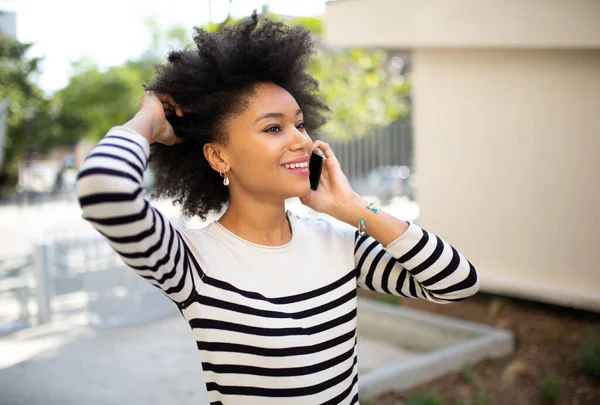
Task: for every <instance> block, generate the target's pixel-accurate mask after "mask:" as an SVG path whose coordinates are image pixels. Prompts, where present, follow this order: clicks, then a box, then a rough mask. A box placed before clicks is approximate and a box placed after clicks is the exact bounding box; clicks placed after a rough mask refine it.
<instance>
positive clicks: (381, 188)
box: [323, 119, 414, 200]
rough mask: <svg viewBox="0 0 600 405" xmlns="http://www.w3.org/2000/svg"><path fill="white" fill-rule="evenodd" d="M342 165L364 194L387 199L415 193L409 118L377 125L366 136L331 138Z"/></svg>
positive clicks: (354, 185) (353, 184)
mask: <svg viewBox="0 0 600 405" xmlns="http://www.w3.org/2000/svg"><path fill="white" fill-rule="evenodd" d="M323 140H324V141H326V142H328V143H329V145H330V146H331V148H332V149H333V151H334V152H335V154H336V156H337V158H338V160H339V161H340V164H341V166H342V169H343V171H344V173H345V174H346V176H347V177H348V179H349V180H350V183H351V184H352V186H353V187H354V189H355V190H356V191H357V192H359V193H360V194H370V195H376V196H378V197H380V198H382V199H383V200H386V199H389V198H392V197H394V196H401V195H407V196H412V188H411V184H412V182H411V178H412V176H413V175H414V173H413V167H414V161H413V136H412V125H411V122H410V120H409V119H403V120H399V121H396V122H394V123H392V124H391V125H389V126H387V127H383V128H377V129H375V130H374V131H373V132H372V133H371V134H369V135H368V136H366V137H362V138H357V139H350V140H328V139H327V138H324V139H323Z"/></svg>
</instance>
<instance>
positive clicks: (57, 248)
mask: <svg viewBox="0 0 600 405" xmlns="http://www.w3.org/2000/svg"><path fill="white" fill-rule="evenodd" d="M0 308H1V311H0V335H2V334H6V333H10V332H14V331H16V330H19V329H23V328H27V327H29V326H32V325H37V324H43V323H47V322H50V321H52V320H65V319H68V318H73V317H78V319H83V320H84V323H85V324H88V325H90V326H93V327H110V326H121V325H131V324H135V323H140V322H146V321H150V320H153V319H158V318H161V317H164V316H168V315H171V314H174V313H176V312H177V308H176V307H175V306H174V305H173V304H172V303H171V302H170V301H169V300H168V298H167V297H166V296H164V294H163V293H162V292H161V291H159V290H158V289H157V288H155V287H153V286H151V285H150V284H149V283H148V282H147V281H145V280H143V279H142V278H141V277H139V276H138V275H137V274H135V272H133V270H131V269H129V268H128V267H127V266H126V265H125V264H124V263H123V261H122V260H121V258H120V257H119V256H118V255H117V254H116V253H115V252H114V251H113V250H112V249H111V247H110V246H109V245H108V243H107V242H106V240H104V239H102V238H99V237H85V238H76V237H68V238H65V237H63V238H60V239H56V240H54V241H52V242H51V243H45V244H38V245H36V246H35V247H34V249H33V252H32V253H31V254H30V255H27V256H24V257H22V258H20V259H19V260H17V259H13V260H11V261H4V262H2V263H0Z"/></svg>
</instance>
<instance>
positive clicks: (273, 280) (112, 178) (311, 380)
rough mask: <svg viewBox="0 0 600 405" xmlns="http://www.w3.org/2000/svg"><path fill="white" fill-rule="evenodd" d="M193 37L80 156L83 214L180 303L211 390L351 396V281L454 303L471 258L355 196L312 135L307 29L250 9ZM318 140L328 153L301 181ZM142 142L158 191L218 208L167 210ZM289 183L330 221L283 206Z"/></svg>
mask: <svg viewBox="0 0 600 405" xmlns="http://www.w3.org/2000/svg"><path fill="white" fill-rule="evenodd" d="M195 42H196V44H197V49H194V50H181V51H174V52H172V53H171V54H170V55H169V58H168V62H167V63H166V65H164V66H163V67H161V68H159V70H158V72H157V77H156V79H155V81H154V82H153V83H152V85H150V86H149V87H148V90H149V91H147V92H146V94H145V95H144V96H143V99H142V102H141V104H140V109H139V112H138V113H137V114H136V115H135V117H133V119H131V120H130V121H129V122H127V123H125V124H124V125H122V126H119V127H115V128H113V129H111V130H110V131H109V132H108V134H107V135H106V136H105V137H104V139H102V140H101V141H100V143H99V144H98V145H97V146H96V148H95V149H94V150H93V151H92V153H91V154H90V156H89V157H88V158H87V160H86V161H85V163H84V165H83V167H82V168H81V171H80V174H79V178H78V183H77V192H78V198H79V202H80V204H81V207H82V209H83V217H84V218H85V219H86V220H88V221H89V222H91V223H92V224H93V225H94V226H95V228H96V229H97V230H98V231H99V232H100V233H102V235H104V236H105V237H106V238H107V240H108V241H109V243H110V244H111V245H112V247H113V248H114V249H115V250H116V251H117V252H118V253H119V254H120V255H121V257H122V258H123V260H124V261H125V262H126V263H127V265H128V266H130V267H131V268H132V269H134V270H135V271H137V273H138V274H139V275H140V276H142V277H143V278H145V279H147V280H148V281H149V282H150V283H152V284H153V285H155V286H156V287H158V288H160V289H161V290H163V291H164V292H165V293H166V295H167V296H168V297H169V298H170V299H171V300H172V301H173V302H174V303H175V304H176V305H177V306H178V308H179V309H180V311H181V313H182V314H183V316H184V318H185V319H186V320H187V321H188V322H189V324H190V326H191V328H192V331H193V335H194V338H195V339H196V342H197V346H198V350H199V352H200V358H201V361H202V366H203V370H204V377H205V380H206V387H207V391H208V395H209V400H210V401H211V403H213V404H254V403H256V404H355V403H358V385H357V378H358V377H357V355H356V338H357V336H356V310H357V300H356V289H357V287H361V288H367V289H370V290H374V291H378V292H381V293H387V294H395V295H399V296H403V297H410V298H419V299H425V300H429V301H433V302H437V303H441V304H442V303H451V302H455V301H460V300H463V299H465V298H467V297H469V296H471V295H473V294H475V293H476V292H477V290H478V286H479V282H478V277H477V272H476V270H475V269H474V267H473V266H472V265H471V264H470V263H469V262H468V261H467V260H466V259H465V257H463V256H462V255H461V254H460V253H459V252H457V251H456V250H455V249H454V248H453V247H452V246H450V245H449V244H447V243H446V242H445V241H443V240H442V239H440V238H439V237H437V236H435V235H433V234H431V233H429V232H427V231H425V230H424V229H421V228H420V227H418V226H417V225H416V224H414V223H412V222H406V221H402V220H400V219H397V218H394V217H392V216H390V215H388V214H386V213H385V212H384V211H382V210H380V209H377V208H376V207H374V206H373V205H370V204H369V202H368V201H365V200H363V199H362V198H361V197H360V196H359V195H357V194H356V193H355V192H354V191H353V190H352V188H351V187H350V185H349V183H348V181H347V179H346V177H345V176H344V174H343V173H342V170H341V168H340V164H339V162H338V161H337V159H336V157H335V155H334V153H333V151H332V150H331V149H330V147H329V146H328V145H327V144H326V143H324V142H320V141H313V140H312V139H311V137H310V136H309V133H311V132H313V131H315V130H316V129H317V128H318V127H319V126H320V125H322V124H323V123H324V122H325V119H324V115H325V113H326V112H327V107H326V106H325V105H324V103H323V101H322V100H321V98H320V97H319V95H318V85H317V82H316V81H315V80H314V79H313V78H312V77H311V76H309V75H308V74H307V73H306V72H305V67H306V64H307V62H308V58H309V56H310V54H311V52H312V50H313V48H314V45H313V41H312V39H311V36H310V34H309V32H307V31H306V30H304V29H302V28H299V27H288V26H286V25H284V24H282V23H280V22H275V21H270V20H266V19H264V20H263V19H261V20H260V21H259V19H258V17H257V16H256V14H254V15H253V16H252V17H251V18H248V19H246V20H244V21H242V22H240V23H239V24H237V25H235V26H233V27H231V28H229V29H227V30H225V31H222V32H219V33H207V32H204V31H202V30H198V31H197V32H196V36H195ZM150 145H151V146H150ZM315 149H320V150H321V151H322V152H324V154H325V156H326V160H325V162H324V167H323V173H322V176H321V180H320V184H319V187H318V189H317V190H316V191H312V190H311V189H310V185H309V178H308V174H309V173H308V168H307V164H308V160H309V156H310V155H311V153H312V152H313V150H315ZM150 151H152V159H153V164H154V169H155V171H156V175H157V190H158V191H157V195H158V196H167V197H171V198H174V199H175V200H177V201H178V202H179V203H181V204H182V207H183V211H184V213H185V214H186V215H187V216H198V217H200V218H206V215H207V214H208V213H210V212H221V210H222V209H223V208H226V210H225V213H224V214H223V215H222V216H221V217H220V219H219V220H218V221H216V222H213V223H211V224H209V225H208V226H207V227H206V228H204V229H201V230H185V231H183V230H179V229H176V228H175V227H174V226H173V225H172V224H170V223H169V221H168V220H167V219H166V218H165V217H164V216H163V215H162V214H161V213H160V212H158V211H157V210H156V209H155V208H154V207H153V206H152V204H151V203H150V202H149V201H148V200H147V199H146V198H145V197H144V195H143V188H142V178H143V173H144V170H145V169H146V167H147V162H148V158H149V156H150ZM291 197H300V198H301V201H302V202H303V203H304V204H305V205H307V206H309V207H310V208H312V209H314V210H316V211H318V212H321V213H325V214H328V215H329V216H331V217H333V218H336V219H337V220H339V221H332V220H327V219H305V218H299V217H297V216H295V215H294V214H291V213H290V212H286V210H285V207H284V202H285V200H286V199H288V198H291ZM343 223H346V224H347V225H345V224H343ZM190 361H193V360H190Z"/></svg>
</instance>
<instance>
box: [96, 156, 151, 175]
mask: <svg viewBox="0 0 600 405" xmlns="http://www.w3.org/2000/svg"><path fill="white" fill-rule="evenodd" d="M93 157H105V158H109V159H114V160H118V161H119V162H123V163H125V164H126V165H127V166H129V167H131V168H132V169H133V170H135V171H136V173H137V174H139V175H140V177H144V172H143V171H142V169H141V168H140V167H139V166H136V165H135V164H134V163H132V162H130V161H129V160H127V159H125V158H123V157H121V156H117V155H113V154H112V153H105V152H93V153H92V154H90V155H89V156H88V157H87V158H88V159H90V158H93Z"/></svg>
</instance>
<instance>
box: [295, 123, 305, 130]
mask: <svg viewBox="0 0 600 405" xmlns="http://www.w3.org/2000/svg"><path fill="white" fill-rule="evenodd" d="M296 128H298V129H304V122H300V123H298V125H296Z"/></svg>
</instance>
